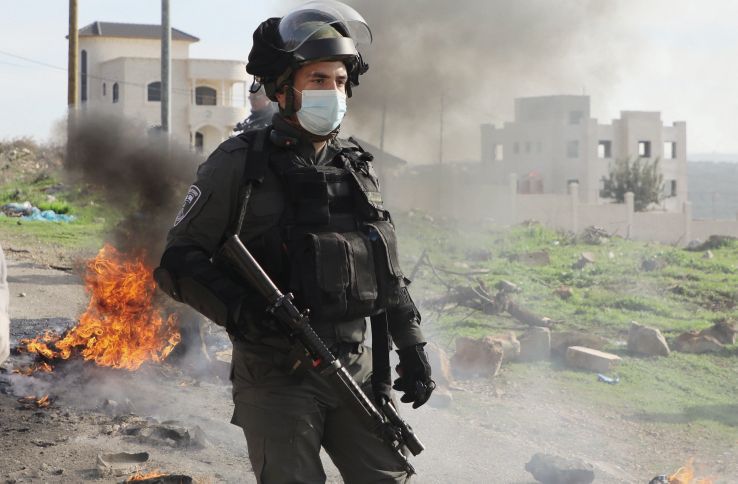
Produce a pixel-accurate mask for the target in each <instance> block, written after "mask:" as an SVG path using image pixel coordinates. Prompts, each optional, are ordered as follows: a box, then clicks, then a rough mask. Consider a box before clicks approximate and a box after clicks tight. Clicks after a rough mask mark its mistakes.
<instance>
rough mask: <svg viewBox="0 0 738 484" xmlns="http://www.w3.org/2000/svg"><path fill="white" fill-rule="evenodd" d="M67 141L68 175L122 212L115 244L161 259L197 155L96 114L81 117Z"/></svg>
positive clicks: (108, 117) (115, 232)
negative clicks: (68, 154)
mask: <svg viewBox="0 0 738 484" xmlns="http://www.w3.org/2000/svg"><path fill="white" fill-rule="evenodd" d="M69 144H70V156H69V158H68V159H67V160H66V166H65V167H66V168H67V172H68V174H69V175H70V176H72V177H73V178H75V179H76V180H77V181H82V182H84V183H86V184H88V185H89V186H90V187H91V189H92V190H94V191H95V192H96V193H99V194H100V195H101V196H102V197H103V199H104V200H105V203H107V204H108V205H109V206H111V207H113V208H115V209H117V210H119V211H121V212H122V213H123V217H124V218H123V220H122V221H121V223H120V224H118V226H117V227H116V230H115V231H114V233H113V234H111V238H112V240H111V242H113V243H114V244H115V246H116V247H118V248H119V249H121V250H124V251H125V250H133V249H146V252H147V253H148V255H149V258H151V259H152V260H150V261H149V262H151V263H156V262H158V261H157V260H156V259H157V258H158V257H159V255H161V251H162V249H163V244H164V241H165V239H166V233H167V231H168V230H169V228H170V227H171V226H172V223H173V220H174V216H175V215H176V213H177V210H178V205H179V204H180V203H181V200H182V198H183V196H184V192H185V190H186V187H187V184H188V183H191V182H192V181H193V178H194V173H195V167H196V164H197V161H198V160H197V159H196V157H195V155H194V154H193V153H192V152H190V151H187V150H185V149H183V148H182V147H178V146H176V145H174V144H171V145H170V144H169V143H167V142H166V138H165V137H164V136H161V135H160V134H156V133H154V134H151V133H149V132H147V130H146V128H145V127H143V126H141V125H137V124H134V123H133V122H131V121H126V120H123V119H120V118H116V117H111V116H103V115H96V114H90V115H85V116H83V117H80V119H79V120H78V121H77V123H76V126H75V129H73V130H72V131H71V134H70V137H69Z"/></svg>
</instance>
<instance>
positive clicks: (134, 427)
mask: <svg viewBox="0 0 738 484" xmlns="http://www.w3.org/2000/svg"><path fill="white" fill-rule="evenodd" d="M120 432H121V433H122V434H124V435H130V436H134V437H136V439H137V440H138V441H139V442H142V443H147V444H153V445H166V446H169V447H178V448H195V449H202V448H205V447H210V446H211V444H210V442H209V441H208V439H207V437H206V436H205V432H203V430H202V429H201V428H200V427H199V426H197V425H196V426H194V427H192V428H187V427H183V426H182V425H179V422H176V421H172V420H169V421H165V422H162V423H159V422H157V421H156V420H155V419H149V420H146V421H140V422H135V423H133V424H129V425H125V427H123V426H121V429H120Z"/></svg>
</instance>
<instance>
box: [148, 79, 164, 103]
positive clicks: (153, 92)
mask: <svg viewBox="0 0 738 484" xmlns="http://www.w3.org/2000/svg"><path fill="white" fill-rule="evenodd" d="M146 100H147V101H149V102H153V103H158V102H161V82H159V81H155V82H150V83H149V85H148V86H146Z"/></svg>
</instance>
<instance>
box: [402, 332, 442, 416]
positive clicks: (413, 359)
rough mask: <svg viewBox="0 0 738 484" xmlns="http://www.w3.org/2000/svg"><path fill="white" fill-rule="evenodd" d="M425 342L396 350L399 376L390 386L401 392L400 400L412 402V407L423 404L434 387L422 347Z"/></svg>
mask: <svg viewBox="0 0 738 484" xmlns="http://www.w3.org/2000/svg"><path fill="white" fill-rule="evenodd" d="M423 346H425V343H418V344H416V345H414V346H410V347H408V348H403V349H401V350H397V354H398V355H399V356H400V364H399V365H397V366H396V367H395V370H396V371H397V374H398V375H400V378H398V379H396V380H395V382H394V385H392V388H394V389H395V390H397V391H400V392H403V393H404V395H403V396H402V398H400V401H401V402H404V403H410V402H413V408H418V407H419V406H421V405H423V404H424V403H425V402H427V401H428V399H429V398H430V396H431V393H433V390H435V388H436V382H434V381H433V380H431V367H430V363H428V356H427V355H426V354H425V350H424V349H423Z"/></svg>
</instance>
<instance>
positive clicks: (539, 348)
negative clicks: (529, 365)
mask: <svg viewBox="0 0 738 484" xmlns="http://www.w3.org/2000/svg"><path fill="white" fill-rule="evenodd" d="M550 356H551V330H550V329H548V328H540V327H533V328H530V329H529V330H528V331H526V332H525V334H523V335H522V336H521V337H520V355H519V357H518V359H519V360H521V361H538V360H547V359H548V358H550Z"/></svg>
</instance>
